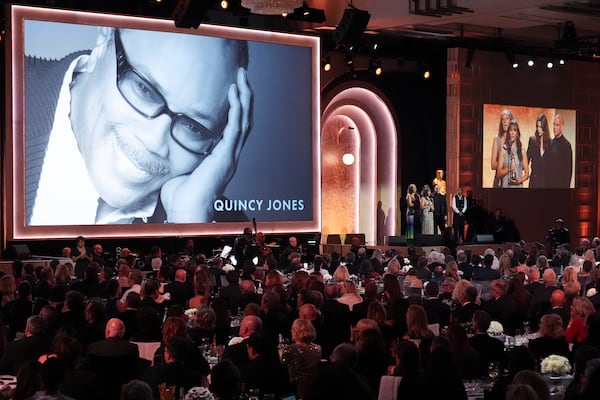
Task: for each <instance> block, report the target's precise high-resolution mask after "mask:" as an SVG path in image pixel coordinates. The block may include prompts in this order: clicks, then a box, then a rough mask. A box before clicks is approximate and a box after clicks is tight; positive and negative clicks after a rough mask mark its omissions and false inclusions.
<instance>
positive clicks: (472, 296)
mask: <svg viewBox="0 0 600 400" xmlns="http://www.w3.org/2000/svg"><path fill="white" fill-rule="evenodd" d="M460 282H463V281H462V280H461V281H460ZM458 288H459V286H458V285H457V286H456V288H455V292H454V294H453V297H454V295H455V294H456V295H457V296H460V297H459V298H458V300H459V302H460V304H459V305H458V306H457V307H456V309H455V310H454V312H453V314H452V323H457V324H466V323H469V322H471V320H472V319H473V313H474V312H475V311H476V310H479V309H480V308H481V307H480V306H479V305H478V304H476V303H475V301H476V300H477V289H475V288H474V287H473V286H471V285H469V284H468V283H467V286H466V287H465V288H464V290H463V291H462V292H461V291H459V290H458V291H457V289H458Z"/></svg>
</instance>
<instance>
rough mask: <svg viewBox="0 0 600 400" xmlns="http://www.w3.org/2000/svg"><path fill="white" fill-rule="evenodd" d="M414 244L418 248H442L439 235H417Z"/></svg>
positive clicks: (441, 238) (442, 243) (442, 239)
mask: <svg viewBox="0 0 600 400" xmlns="http://www.w3.org/2000/svg"><path fill="white" fill-rule="evenodd" d="M416 242H417V244H418V245H419V246H443V245H444V238H443V237H442V236H441V235H417V237H416Z"/></svg>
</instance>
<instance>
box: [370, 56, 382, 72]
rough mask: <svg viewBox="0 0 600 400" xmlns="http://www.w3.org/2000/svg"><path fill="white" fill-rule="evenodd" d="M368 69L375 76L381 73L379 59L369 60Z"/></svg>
mask: <svg viewBox="0 0 600 400" xmlns="http://www.w3.org/2000/svg"><path fill="white" fill-rule="evenodd" d="M369 71H370V72H371V73H373V74H375V75H377V76H379V75H381V74H382V73H383V68H382V67H381V61H379V60H375V59H371V60H369Z"/></svg>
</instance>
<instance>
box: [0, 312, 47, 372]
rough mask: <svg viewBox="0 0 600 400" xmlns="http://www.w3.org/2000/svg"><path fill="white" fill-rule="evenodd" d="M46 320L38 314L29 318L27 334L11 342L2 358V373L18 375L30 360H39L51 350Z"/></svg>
mask: <svg viewBox="0 0 600 400" xmlns="http://www.w3.org/2000/svg"><path fill="white" fill-rule="evenodd" d="M47 326H48V325H47V323H46V320H45V319H44V318H42V317H39V316H37V315H33V316H31V317H29V318H27V324H26V326H25V336H24V337H23V338H21V339H18V340H15V341H13V342H10V343H9V344H8V345H7V346H6V351H5V352H4V355H3V356H2V358H1V359H0V373H1V374H9V375H16V373H17V372H18V371H19V368H20V367H21V366H22V365H23V364H25V363H26V362H28V361H33V360H37V359H38V357H39V356H41V355H42V354H47V353H48V352H49V350H50V338H49V337H48V336H46V327H47Z"/></svg>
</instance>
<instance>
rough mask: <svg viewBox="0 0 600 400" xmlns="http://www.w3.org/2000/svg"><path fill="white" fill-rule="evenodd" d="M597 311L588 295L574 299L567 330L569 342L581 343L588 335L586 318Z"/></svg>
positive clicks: (566, 334) (566, 337)
mask: <svg viewBox="0 0 600 400" xmlns="http://www.w3.org/2000/svg"><path fill="white" fill-rule="evenodd" d="M595 311H596V310H595V308H594V305H593V304H592V302H591V301H590V300H589V299H588V298H587V297H583V296H578V297H575V298H574V299H573V304H571V319H570V320H569V324H568V325H567V329H566V330H565V339H566V340H567V343H579V342H581V341H583V340H584V339H585V338H586V337H587V332H586V330H585V319H586V318H587V316H588V315H590V314H592V313H594V312H595Z"/></svg>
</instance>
